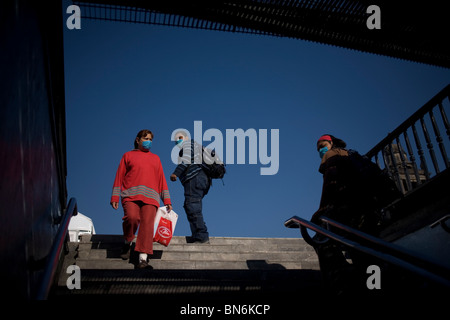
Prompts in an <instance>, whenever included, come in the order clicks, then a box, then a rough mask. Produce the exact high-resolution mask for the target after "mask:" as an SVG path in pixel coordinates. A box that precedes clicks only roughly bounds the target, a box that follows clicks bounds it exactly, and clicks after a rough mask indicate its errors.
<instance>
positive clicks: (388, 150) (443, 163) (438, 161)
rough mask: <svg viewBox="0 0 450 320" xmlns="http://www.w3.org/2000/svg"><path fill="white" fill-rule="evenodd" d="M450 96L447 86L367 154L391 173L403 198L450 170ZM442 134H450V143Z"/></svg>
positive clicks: (449, 88) (449, 87)
mask: <svg viewBox="0 0 450 320" xmlns="http://www.w3.org/2000/svg"><path fill="white" fill-rule="evenodd" d="M449 95H450V85H447V86H446V87H445V88H444V89H443V90H442V91H441V92H439V93H438V94H437V95H436V96H434V97H433V98H432V99H431V100H430V101H428V102H427V103H426V104H425V105H424V106H423V107H421V108H420V109H419V110H417V112H415V113H414V114H413V115H412V116H411V117H409V118H408V119H407V120H406V121H405V122H403V123H402V124H401V125H400V126H398V127H397V128H396V129H395V130H394V131H393V132H391V133H390V134H389V135H388V136H387V137H386V138H384V139H383V140H382V141H381V142H380V143H378V144H377V145H376V146H375V147H374V148H372V149H371V150H370V151H369V152H367V154H366V156H368V157H369V158H370V159H373V160H374V161H375V162H376V163H377V164H378V166H379V167H380V168H382V169H387V171H388V173H389V175H390V176H391V177H392V178H393V179H394V180H395V182H396V183H397V187H398V188H399V190H400V191H402V192H403V194H406V193H408V192H410V191H411V190H414V189H415V188H417V187H418V186H420V185H421V184H423V183H424V182H425V181H428V180H430V179H431V178H433V177H434V176H436V175H437V174H439V173H440V172H442V171H443V170H445V169H448V168H449V166H450V163H449V156H448V154H447V150H449V149H450V144H449V141H450V126H449V121H448V118H447V114H446V111H445V109H447V110H448V108H449V106H450V97H449ZM429 128H432V131H431V130H430V129H429ZM441 132H445V133H446V134H447V139H446V138H445V133H444V137H443V135H442V133H441ZM411 140H414V143H412V142H411ZM433 140H435V142H433ZM436 144H437V148H436ZM424 146H425V147H424ZM425 148H426V149H427V150H428V152H426V150H425ZM380 155H381V158H382V162H381V161H380Z"/></svg>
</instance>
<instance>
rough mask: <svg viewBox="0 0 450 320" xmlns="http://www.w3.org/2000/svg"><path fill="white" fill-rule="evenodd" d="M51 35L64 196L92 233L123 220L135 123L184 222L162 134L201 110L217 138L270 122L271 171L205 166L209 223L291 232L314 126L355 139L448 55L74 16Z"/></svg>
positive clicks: (387, 123)
mask: <svg viewBox="0 0 450 320" xmlns="http://www.w3.org/2000/svg"><path fill="white" fill-rule="evenodd" d="M66 16H68V15H66ZM374 32H376V31H374ZM64 49H65V86H66V121H67V155H68V160H67V165H68V177H67V186H68V192H69V197H76V198H77V200H78V209H79V211H80V212H81V213H83V214H85V215H87V216H89V217H90V218H92V220H93V222H94V225H95V228H96V231H97V233H103V234H121V232H122V228H121V223H122V220H121V219H122V215H123V210H122V207H120V208H119V210H117V211H116V210H113V209H112V208H111V206H110V205H109V201H110V196H111V190H112V184H113V181H114V176H115V173H116V170H117V166H118V164H119V161H120V159H121V157H122V155H123V154H124V153H125V152H127V151H129V150H131V149H132V148H133V140H134V138H135V136H136V133H137V132H138V131H139V130H141V129H145V128H146V129H150V130H152V131H153V132H154V134H155V137H154V140H153V146H152V149H151V151H152V152H154V153H156V154H157V155H159V157H160V158H161V162H162V165H163V168H164V173H165V176H166V180H167V183H168V185H169V191H170V194H171V197H172V201H173V206H174V210H175V212H177V213H178V214H179V219H178V223H177V228H176V230H175V235H180V236H185V235H190V230H189V225H188V222H187V219H186V215H185V213H184V209H183V201H184V197H183V188H182V185H181V184H180V182H179V181H177V182H171V181H170V180H169V176H170V174H171V173H172V172H173V170H174V168H175V165H174V164H173V163H172V161H171V150H172V148H173V146H174V144H173V142H172V141H171V140H170V139H171V134H172V131H173V130H175V129H177V128H186V129H187V130H189V131H190V133H191V134H193V132H194V121H202V126H203V132H204V131H205V130H207V129H218V130H219V131H220V132H222V134H223V136H224V142H225V140H226V130H227V129H233V130H236V129H239V128H240V129H243V130H248V129H255V130H256V131H258V130H259V129H267V130H268V131H269V132H270V130H271V129H278V130H279V170H278V172H277V173H276V174H275V175H260V168H261V167H262V166H264V165H262V164H261V163H259V160H258V163H257V164H248V155H247V157H246V163H245V164H229V165H228V166H227V170H228V173H227V174H226V176H225V178H224V183H225V185H222V182H221V181H220V180H214V182H213V186H212V188H211V189H210V192H209V194H208V195H207V196H206V197H205V198H204V202H203V206H204V209H203V211H204V217H205V221H206V224H207V227H208V229H209V232H210V236H233V237H299V236H300V235H299V233H298V231H297V230H292V229H286V228H285V227H284V225H283V223H284V221H285V220H286V219H287V218H289V217H291V216H292V215H298V216H300V217H304V218H307V219H309V218H310V217H311V216H312V214H313V213H314V212H315V210H317V208H318V205H319V200H320V194H321V187H322V176H321V174H320V173H319V172H318V166H319V162H320V158H319V156H318V153H317V151H316V148H315V146H316V140H317V138H318V137H319V136H320V135H321V134H322V133H331V134H333V135H335V136H337V137H339V138H341V139H343V140H345V141H346V142H347V144H348V146H349V147H350V148H352V149H356V150H358V151H360V152H361V153H365V152H367V151H368V150H370V149H371V147H373V146H374V145H375V144H376V143H377V142H379V141H380V140H381V139H382V138H384V137H385V136H386V135H387V134H388V132H390V131H392V130H393V129H395V128H396V127H397V126H398V125H399V124H400V123H401V122H403V121H404V120H405V119H406V118H407V117H408V116H410V115H411V114H412V113H413V112H414V111H415V110H417V109H418V108H419V107H421V106H422V105H423V104H424V103H425V102H427V101H428V100H429V99H430V98H431V97H432V96H434V95H435V94H436V93H437V92H439V91H440V90H441V89H442V88H444V87H445V86H446V85H447V84H448V83H449V80H450V70H448V69H444V68H439V67H434V66H428V65H424V64H419V63H414V62H408V61H403V60H399V59H395V58H389V57H384V56H379V55H374V54H369V53H361V52H358V51H354V50H349V49H343V48H337V47H333V46H329V45H323V44H316V43H312V42H308V41H300V40H293V39H284V38H274V37H264V36H256V35H244V34H232V33H222V32H215V31H204V30H193V29H182V28H172V27H163V26H152V25H137V24H127V23H119V22H115V23H114V22H104V21H103V22H102V21H89V20H87V19H84V20H83V18H82V29H81V30H76V29H74V30H68V29H65V31H64ZM269 137H270V136H269ZM269 141H270V138H269ZM208 143H210V142H206V143H205V144H208ZM247 152H248V145H247ZM235 162H236V158H235Z"/></svg>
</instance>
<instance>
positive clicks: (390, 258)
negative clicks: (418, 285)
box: [284, 216, 450, 288]
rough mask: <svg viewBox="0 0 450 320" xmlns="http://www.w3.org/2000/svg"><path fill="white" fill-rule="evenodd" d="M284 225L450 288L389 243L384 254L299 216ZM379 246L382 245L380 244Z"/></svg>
mask: <svg viewBox="0 0 450 320" xmlns="http://www.w3.org/2000/svg"><path fill="white" fill-rule="evenodd" d="M330 220H331V219H330ZM284 225H285V226H286V227H287V228H298V227H299V228H300V230H301V231H302V229H306V228H308V229H310V230H313V231H315V232H317V233H319V234H321V235H323V236H325V237H327V238H329V239H332V240H334V241H336V242H339V243H341V244H343V245H344V246H347V247H349V248H351V249H355V250H358V251H360V252H363V253H365V254H368V255H370V256H373V257H376V258H378V259H381V260H383V261H385V262H387V263H389V264H393V265H396V266H398V267H400V268H403V269H406V270H409V271H411V272H413V273H415V274H418V275H420V276H423V277H425V278H428V279H430V280H432V281H434V282H436V283H439V284H441V285H444V286H446V287H449V288H450V280H448V279H446V278H444V277H442V276H440V275H437V274H435V273H433V272H430V271H429V270H427V269H425V268H423V267H421V266H417V265H415V264H413V263H411V262H409V261H406V260H405V259H404V257H405V256H406V255H409V253H406V252H404V251H403V250H401V249H398V248H396V247H394V246H390V245H391V244H390V243H388V245H387V246H388V247H389V250H386V251H388V252H383V250H380V248H377V250H375V249H373V248H371V247H369V246H367V245H363V244H361V243H359V242H357V241H354V240H350V239H348V238H346V237H344V236H342V235H338V234H336V233H334V232H332V231H330V230H327V229H325V228H323V227H321V226H319V225H317V224H315V223H312V222H310V221H307V220H305V219H302V218H300V217H298V216H293V217H291V218H290V219H288V220H286V222H285V223H284ZM305 232H306V231H305ZM303 233H304V232H302V234H303ZM308 237H309V236H308ZM365 239H366V240H368V239H370V236H369V237H365ZM308 241H312V242H314V240H313V239H311V238H310V237H309V239H308V240H307V242H308ZM380 241H381V240H380ZM308 243H309V242H308ZM378 244H380V242H379V243H378ZM316 245H317V244H316ZM385 248H386V247H385ZM399 250H400V251H401V252H402V257H398V256H397V255H395V252H396V251H399Z"/></svg>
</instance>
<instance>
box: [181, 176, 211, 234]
mask: <svg viewBox="0 0 450 320" xmlns="http://www.w3.org/2000/svg"><path fill="white" fill-rule="evenodd" d="M183 186H184V206H183V207H184V210H185V211H186V216H187V219H188V221H189V225H190V227H191V232H192V239H193V240H198V241H202V242H203V241H208V240H209V234H208V229H207V228H206V224H205V221H204V220H203V213H202V199H203V197H204V196H205V195H206V194H207V193H208V191H209V187H210V179H209V177H208V176H207V175H206V173H205V172H204V171H203V170H200V171H199V173H198V174H197V175H195V176H194V177H192V178H191V179H189V180H187V181H185V182H184V184H183Z"/></svg>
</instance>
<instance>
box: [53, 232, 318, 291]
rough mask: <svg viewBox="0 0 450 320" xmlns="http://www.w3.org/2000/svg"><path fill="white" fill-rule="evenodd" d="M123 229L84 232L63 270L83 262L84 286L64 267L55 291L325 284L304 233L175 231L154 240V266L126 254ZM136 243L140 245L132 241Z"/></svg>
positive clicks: (293, 287)
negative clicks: (204, 236) (191, 239)
mask: <svg viewBox="0 0 450 320" xmlns="http://www.w3.org/2000/svg"><path fill="white" fill-rule="evenodd" d="M122 246H123V238H122V236H120V235H93V236H83V237H82V239H81V242H79V243H70V244H69V248H70V252H69V254H68V255H66V258H65V261H64V265H63V267H62V270H66V269H67V266H68V265H73V264H75V265H77V266H78V267H79V268H80V269H79V270H80V273H81V287H82V289H81V290H69V289H68V288H67V286H66V281H67V279H68V277H69V276H70V274H67V273H65V272H61V273H60V275H59V278H58V285H57V286H56V289H55V291H54V293H55V296H58V297H63V296H71V297H72V296H74V295H75V296H79V297H83V296H85V297H86V296H87V297H89V296H91V295H95V296H99V297H100V296H102V295H105V294H106V295H115V296H127V295H130V294H135V295H136V294H137V295H139V294H141V295H149V294H150V295H153V297H152V299H153V298H156V297H163V296H164V295H175V296H177V297H180V296H186V297H189V299H190V298H191V296H192V294H196V295H200V296H202V297H204V298H206V299H209V298H210V297H215V298H219V297H223V296H224V295H225V296H228V297H234V298H236V297H241V298H242V297H256V296H258V295H265V294H269V295H273V294H276V295H277V297H278V296H284V297H285V298H288V297H290V295H291V294H292V295H294V294H297V293H298V291H299V290H300V289H301V288H304V289H305V292H310V291H311V290H312V291H314V290H316V289H318V288H319V287H320V271H319V265H318V260H317V255H316V253H315V251H314V250H313V249H312V248H311V247H310V246H309V245H308V244H306V242H305V241H304V240H303V239H293V238H286V239H285V238H228V237H211V238H210V243H209V244H191V243H186V238H185V237H180V236H178V237H174V238H173V239H172V241H171V244H170V245H169V246H168V247H165V246H162V245H160V244H157V243H155V244H154V254H153V255H151V256H149V264H150V265H151V266H152V269H150V268H149V269H144V270H136V269H135V265H136V263H137V261H138V256H139V253H138V252H135V251H134V250H132V252H131V255H130V259H128V260H122V259H121V258H120V253H121V249H122ZM132 248H134V245H132Z"/></svg>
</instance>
